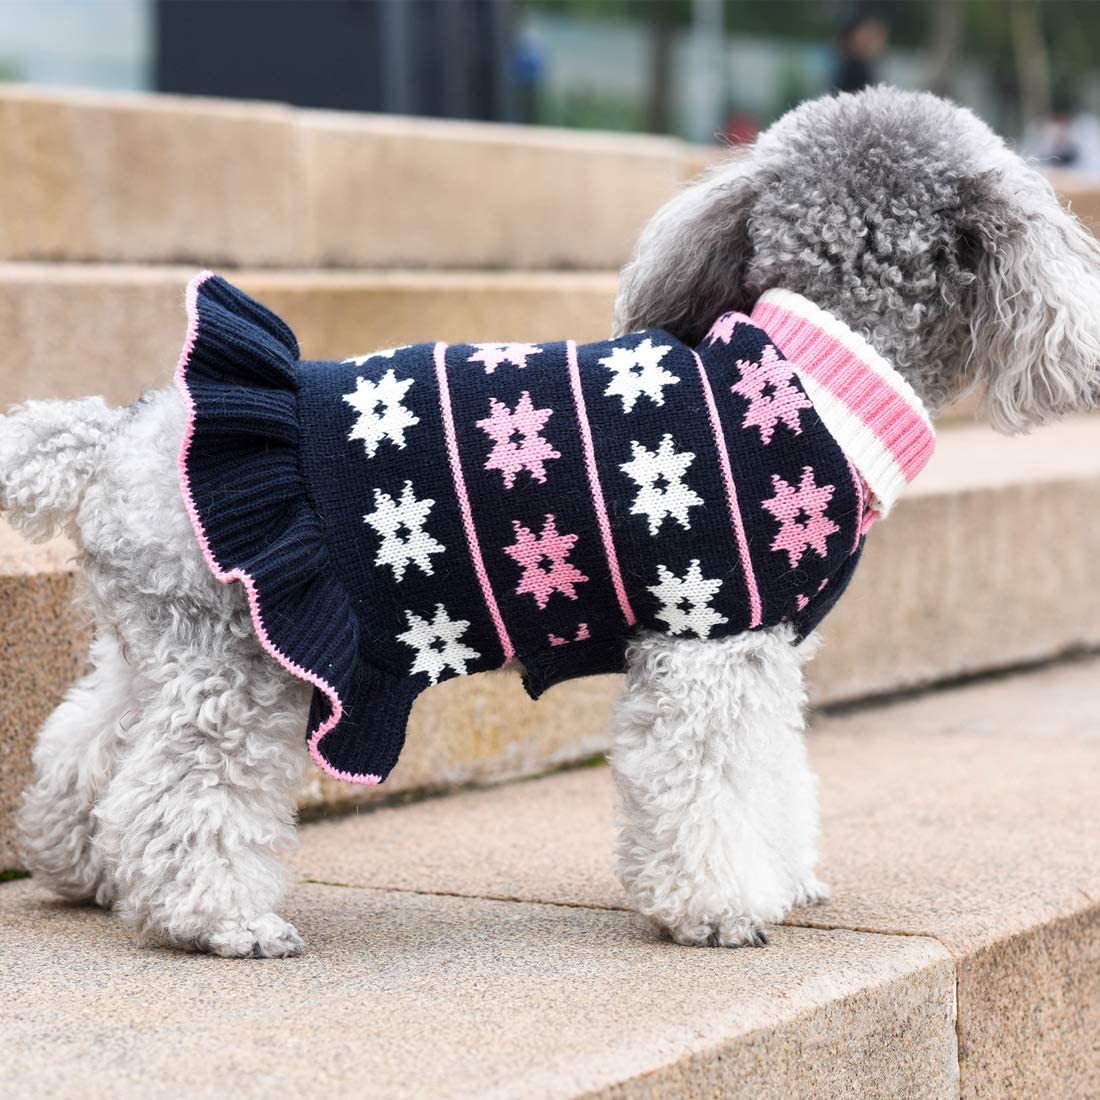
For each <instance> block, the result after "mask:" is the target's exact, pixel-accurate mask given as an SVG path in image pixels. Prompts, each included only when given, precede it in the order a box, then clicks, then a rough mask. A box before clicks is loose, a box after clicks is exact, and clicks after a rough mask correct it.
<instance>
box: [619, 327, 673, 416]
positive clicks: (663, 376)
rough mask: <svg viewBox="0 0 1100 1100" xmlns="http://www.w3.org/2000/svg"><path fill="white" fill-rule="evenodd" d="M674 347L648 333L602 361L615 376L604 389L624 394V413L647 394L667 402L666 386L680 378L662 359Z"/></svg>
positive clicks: (657, 403) (620, 395)
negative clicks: (639, 340)
mask: <svg viewBox="0 0 1100 1100" xmlns="http://www.w3.org/2000/svg"><path fill="white" fill-rule="evenodd" d="M671 350H672V346H671V345H670V344H658V345H656V346H654V343H653V341H652V340H651V339H650V338H649V337H648V336H647V337H646V338H645V339H644V340H643V341H642V342H641V343H640V344H638V345H637V346H636V347H633V348H626V347H617V348H612V349H611V354H610V355H608V356H605V357H604V358H603V359H601V360H600V366H602V367H606V368H607V369H608V370H609V371H611V373H612V374H613V375H614V376H615V377H614V378H612V379H611V381H610V382H609V383H608V384H607V389H606V390H604V391H603V393H604V397H621V398H622V401H623V412H624V413H628V412H630V411H631V410H632V409H633V408H634V405H635V403H636V402H637V400H638V398H639V397H642V396H645V397H648V398H649V399H650V401H652V402H653V403H654V404H655V405H664V403H665V387H666V386H674V385H676V383H677V382H679V381H680V379H679V378H677V377H676V375H674V374H672V373H670V372H669V371H667V370H665V369H664V367H662V366H661V360H662V359H664V357H665V356H666V355H667V354H668V353H669V352H670V351H671Z"/></svg>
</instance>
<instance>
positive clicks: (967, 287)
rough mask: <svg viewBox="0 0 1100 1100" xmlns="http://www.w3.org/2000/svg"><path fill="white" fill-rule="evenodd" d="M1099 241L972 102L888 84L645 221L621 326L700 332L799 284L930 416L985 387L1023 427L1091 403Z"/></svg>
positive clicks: (799, 128) (829, 103)
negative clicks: (886, 364)
mask: <svg viewBox="0 0 1100 1100" xmlns="http://www.w3.org/2000/svg"><path fill="white" fill-rule="evenodd" d="M1098 270H1100V245H1098V244H1097V242H1096V240H1095V238H1094V237H1093V236H1092V234H1091V233H1089V232H1088V230H1087V229H1085V228H1084V227H1083V226H1082V225H1081V223H1080V222H1079V221H1078V220H1077V219H1076V218H1074V217H1073V216H1072V215H1071V214H1069V213H1067V212H1066V211H1064V210H1063V209H1062V207H1061V206H1060V205H1059V203H1058V200H1057V198H1056V196H1055V194H1054V190H1053V188H1052V187H1051V185H1050V183H1049V182H1048V181H1047V180H1046V179H1045V178H1044V177H1043V176H1041V175H1040V174H1039V173H1038V172H1036V171H1035V170H1033V169H1032V168H1030V167H1029V166H1028V165H1026V164H1025V163H1024V162H1023V161H1022V160H1020V158H1019V157H1017V156H1016V155H1015V154H1014V153H1012V152H1011V151H1010V150H1009V149H1007V148H1006V147H1005V145H1004V143H1003V142H1002V141H1001V139H1000V138H998V137H997V136H996V135H995V134H994V133H993V132H992V131H991V130H990V129H989V128H988V127H987V126H986V125H985V123H983V122H982V121H981V120H979V119H978V118H977V117H976V116H975V115H973V114H971V112H969V111H966V110H964V109H962V108H960V107H957V106H955V105H953V104H951V103H948V102H947V101H946V100H942V99H939V98H937V97H936V96H932V95H927V94H917V93H904V92H899V91H897V90H896V89H892V88H874V89H871V90H869V91H867V92H863V93H861V94H860V95H856V96H852V95H841V96H837V97H835V98H827V99H818V100H813V101H812V102H809V103H805V104H803V105H802V106H801V107H799V108H797V109H796V110H793V111H791V112H790V113H789V114H787V115H785V116H784V117H783V118H782V119H780V120H779V122H777V123H776V124H775V125H774V126H773V127H772V128H771V129H770V130H768V131H767V132H766V133H764V134H763V135H762V136H761V137H760V139H759V141H758V142H757V143H756V145H755V146H754V147H753V148H752V149H751V150H750V151H749V152H748V153H747V154H746V155H744V156H741V157H736V158H731V159H730V160H728V161H726V162H725V163H722V164H719V165H718V166H717V167H715V168H714V169H713V170H712V171H711V172H710V173H709V174H708V175H707V177H706V178H705V179H703V180H702V181H701V182H700V183H697V184H696V185H695V186H693V187H691V188H689V189H687V190H685V191H684V192H683V193H682V194H680V195H679V196H678V197H677V198H675V199H674V200H673V201H672V202H671V203H669V204H668V205H667V206H666V207H665V208H664V209H663V210H662V211H661V212H660V213H659V214H658V215H657V217H656V218H654V219H653V221H652V222H651V223H650V224H649V226H648V227H647V228H646V230H645V231H644V232H643V234H642V237H641V239H640V241H639V243H638V246H637V249H636V251H635V254H634V257H633V259H632V260H631V262H630V263H629V264H628V265H627V267H626V269H625V270H624V272H623V279H622V284H621V289H620V292H619V297H618V301H617V302H616V306H615V330H616V332H618V333H622V332H629V331H632V330H635V329H639V328H646V327H649V326H653V325H659V326H662V327H665V328H668V329H669V330H670V331H671V332H673V333H675V334H676V335H677V336H679V337H681V338H682V339H685V340H688V341H689V342H692V343H694V342H697V341H698V340H699V339H700V338H701V337H702V336H703V334H704V332H705V331H706V328H707V325H708V324H709V320H708V319H709V318H713V317H716V316H718V314H719V313H721V312H722V311H723V310H725V309H731V308H732V309H741V310H747V309H748V308H750V307H751V305H752V303H753V302H754V301H755V300H756V298H757V297H758V296H759V295H760V294H762V293H763V292H764V291H765V290H768V289H769V288H771V287H775V286H784V287H786V288H787V289H789V290H795V291H798V292H799V293H801V294H804V295H806V296H807V297H808V298H811V299H812V300H813V301H815V302H816V303H817V304H818V305H820V306H822V307H823V308H825V309H827V310H830V311H831V312H833V313H835V314H836V315H837V316H839V317H841V318H842V319H843V320H844V321H846V322H847V323H848V324H849V325H850V326H851V327H852V328H854V329H856V330H857V331H859V332H860V333H862V334H863V335H864V336H865V337H866V338H867V339H868V340H870V341H871V343H872V344H873V345H874V346H875V347H876V348H877V349H878V350H879V351H880V352H882V353H883V354H884V355H885V356H886V358H887V359H889V360H890V361H891V362H892V363H893V364H894V365H895V366H896V367H897V368H898V369H899V370H900V371H901V372H902V373H903V374H904V375H905V376H906V377H907V378H908V380H909V382H910V383H911V384H912V385H913V387H914V388H915V389H916V391H917V392H918V393H919V394H920V395H921V397H922V398H923V399H924V401H925V402H926V404H927V405H928V406H929V408H930V409H932V410H933V411H936V410H939V409H941V408H943V406H944V405H945V404H947V403H948V402H949V401H951V400H953V399H955V398H957V397H959V396H961V395H962V394H964V393H965V392H966V391H968V390H969V389H971V388H972V387H973V386H975V385H977V384H981V385H983V386H984V387H985V390H986V406H985V408H986V412H987V415H988V416H989V418H990V420H991V421H992V423H993V424H994V425H995V426H996V427H998V428H1000V429H1002V430H1005V431H1022V430H1025V429H1027V428H1029V427H1031V426H1033V425H1036V424H1040V423H1043V422H1045V421H1047V420H1049V419H1051V418H1053V417H1057V416H1061V415H1063V414H1065V413H1068V412H1073V411H1075V410H1079V409H1085V408H1089V407H1092V406H1093V405H1094V404H1095V403H1096V401H1097V393H1098V387H1100V375H1098V364H1100V343H1098V339H1100V329H1098V327H1097V323H1096V320H1095V318H1096V315H1097V309H1098V308H1100V284H1098V281H1097V271H1098Z"/></svg>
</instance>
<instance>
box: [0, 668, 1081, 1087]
mask: <svg viewBox="0 0 1100 1100" xmlns="http://www.w3.org/2000/svg"><path fill="white" fill-rule="evenodd" d="M1098 675H1100V661H1098V660H1097V659H1091V660H1089V661H1081V662H1074V663H1067V664H1063V665H1060V666H1054V667H1050V668H1047V669H1043V670H1040V671H1037V672H1033V673H1029V674H1025V675H1018V676H1014V677H1010V678H999V679H995V680H991V681H986V682H982V683H975V684H970V685H968V686H966V687H962V688H957V689H954V690H950V691H942V692H936V693H933V694H929V695H926V696H924V697H921V698H919V699H912V700H907V701H903V702H898V703H894V704H892V705H889V706H884V707H875V708H864V709H861V710H860V711H858V712H852V713H848V714H845V715H843V716H834V717H830V718H825V719H820V720H818V721H817V722H816V723H815V726H814V728H813V730H812V731H811V734H810V752H811V756H812V758H813V762H814V765H815V767H816V769H817V770H818V772H819V774H820V776H821V793H822V800H823V812H824V833H823V838H824V853H825V854H824V866H823V868H822V870H823V874H824V876H825V877H826V879H827V880H829V881H830V882H831V885H832V888H833V899H834V900H833V901H831V902H830V903H828V904H827V905H825V906H822V907H819V908H815V909H811V910H799V911H796V912H795V913H793V914H792V915H791V917H790V918H789V919H788V921H787V922H786V926H785V927H783V928H780V929H778V930H776V932H775V934H774V935H773V936H772V941H771V945H770V946H769V947H768V948H767V949H765V950H755V951H754V950H739V951H726V952H723V951H719V950H695V949H690V948H682V947H678V946H675V945H673V944H670V943H668V942H664V941H662V940H661V939H660V938H659V937H657V936H656V934H655V933H653V932H652V931H651V930H650V929H649V928H648V927H647V926H645V925H644V924H643V922H642V921H641V919H640V918H638V917H637V916H635V915H634V914H632V913H630V912H628V911H625V901H624V898H623V895H622V893H621V891H620V889H619V887H618V885H617V883H616V881H615V879H614V877H613V875H612V867H611V853H612V845H613V835H612V805H613V796H612V791H611V786H610V778H609V775H608V773H607V770H606V769H604V768H590V769H581V770H577V771H573V772H567V773H562V774H558V775H555V776H551V777H547V778H544V779H540V780H535V781H531V782H526V783H519V784H514V785H510V786H505V787H497V788H494V789H492V790H488V791H472V792H466V793H462V794H458V795H454V796H451V797H448V798H443V799H434V800H429V801H424V802H421V803H418V804H416V805H413V806H406V807H403V808H400V809H398V808H392V809H381V810H377V811H376V812H373V813H370V814H362V815H359V816H357V817H354V818H345V819H342V820H339V821H332V822H325V823H317V824H313V825H309V826H306V827H304V828H303V830H302V846H301V850H300V851H299V853H298V854H297V855H296V857H295V858H294V866H295V868H296V871H297V875H298V884H297V886H296V887H295V888H294V889H293V890H292V894H291V897H290V900H289V902H288V905H287V907H286V911H287V915H288V916H289V917H290V918H291V919H293V920H294V921H295V922H296V923H297V925H298V927H299V929H300V930H301V931H302V932H303V934H304V935H305V937H306V940H307V953H306V955H305V956H303V957H302V958H300V959H296V960H286V961H277V960H270V961H267V962H257V963H238V962H226V961H222V960H212V959H208V958H194V957H190V956H185V955H180V954H173V953H162V954H151V953H149V952H147V951H143V950H142V949H139V948H136V947H134V946H133V944H132V942H131V940H130V938H129V937H128V936H127V934H126V933H124V931H123V930H122V929H121V928H120V927H119V924H118V922H117V921H116V920H114V919H113V918H112V917H110V916H108V915H106V914H102V913H99V912H97V911H94V910H89V909H79V908H75V907H72V906H70V905H66V904H61V903H58V902H55V901H53V900H51V899H50V898H49V897H48V896H47V895H46V894H45V893H44V891H42V890H41V889H39V888H38V887H37V886H35V884H34V883H33V881H31V882H18V883H9V884H7V885H4V886H0V928H2V929H3V932H2V938H0V943H2V945H3V947H2V948H0V981H2V982H3V988H4V989H5V997H4V998H3V1000H2V1002H0V1027H2V1028H3V1031H4V1034H5V1035H6V1036H7V1037H8V1038H9V1040H10V1041H9V1049H8V1051H7V1053H6V1057H5V1066H4V1073H5V1085H6V1086H7V1088H8V1090H9V1094H10V1095H12V1096H13V1098H15V1100H21V1098H22V1097H32V1096H39V1095H50V1096H52V1097H56V1098H58V1100H65V1098H67V1097H70V1096H72V1097H76V1096H78V1095H79V1096H89V1097H100V1096H111V1097H119V1098H126V1097H129V1096H142V1097H161V1096H164V1097H168V1096H173V1095H179V1094H180V1093H181V1092H182V1093H186V1094H187V1095H194V1096H206V1095H218V1094H220V1093H221V1092H223V1091H224V1089H225V1088H226V1087H231V1088H232V1090H233V1092H234V1095H237V1096H241V1097H243V1098H246V1100H248V1098H251V1097H264V1096H269V1095H273V1094H274V1092H275V1091H279V1092H280V1094H282V1093H285V1092H286V1091H288V1090H289V1091H297V1092H304V1093H305V1094H307V1095H321V1094H324V1095H335V1096H342V1095H350V1094H352V1093H353V1092H356V1091H359V1090H361V1089H362V1088H363V1087H364V1086H363V1082H364V1081H367V1082H369V1086H368V1088H369V1092H370V1095H371V1096H376V1097H379V1098H388V1097H411V1096H437V1097H441V1098H447V1097H473V1096H493V1097H525V1098H526V1097H555V1098H558V1097H560V1098H566V1097H579V1096H586V1097H595V1096H599V1097H628V1096H629V1097H658V1096H659V1097H672V1098H677V1097H689V1096H690V1097H694V1096H723V1097H732V1098H739V1097H753V1098H759V1097H763V1098H786V1097H793V1096H798V1097H803V1096H805V1097H809V1096H813V1097H815V1098H829V1097H841V1096H843V1097H849V1096H865V1097H914V1096H921V1097H955V1096H960V1095H961V1096H963V1097H966V1098H978V1097H1002V1096H1003V1097H1009V1096H1011V1097H1024V1096H1027V1097H1032V1096H1057V1097H1059V1098H1067V1100H1072V1098H1077V1097H1080V1098H1086V1097H1094V1096H1096V1095H1097V1094H1098V1092H1100V1059H1098V1058H1097V1056H1096V1055H1097V1049H1096V1045H1095V1044H1096V1035H1097V1034H1100V903H1098V901H1097V899H1098V898H1100V876H1098V870H1097V863H1096V859H1095V836H1096V835H1097V830H1098V829H1100V812H1098V803H1097V800H1096V797H1095V795H1096V781H1097V776H1098V775H1100V697H1098V696H1097V693H1096V690H1095V685H1096V682H1097V677H1098ZM92 973H94V974H95V975H96V979H95V981H94V982H89V981H88V975H89V974H92ZM151 978H152V979H153V980H150V979H151Z"/></svg>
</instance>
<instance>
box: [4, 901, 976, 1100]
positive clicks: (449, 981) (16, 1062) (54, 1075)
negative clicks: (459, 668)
mask: <svg viewBox="0 0 1100 1100" xmlns="http://www.w3.org/2000/svg"><path fill="white" fill-rule="evenodd" d="M287 911H288V915H289V916H290V917H291V918H292V919H293V920H294V921H296V923H297V924H298V927H299V928H300V929H301V930H302V931H303V933H304V934H305V935H306V937H307V939H308V940H309V942H310V945H311V947H310V951H309V953H308V954H307V955H306V956H304V957H302V958H299V959H289V960H262V961H261V960H248V961H226V960H217V959H210V958H204V957H192V956H187V955H183V954H179V953H175V952H161V951H153V950H148V949H145V950H143V949H139V948H136V947H135V946H133V944H132V942H131V940H130V938H129V937H128V935H127V934H126V933H125V932H124V930H123V929H122V928H121V927H120V926H119V924H118V922H117V921H116V920H115V919H114V918H112V917H109V916H107V915H105V914H102V913H99V912H97V911H94V910H88V909H77V908H73V907H71V906H69V905H67V904H64V903H57V902H53V901H50V900H47V899H46V898H45V897H44V895H43V894H42V893H41V892H40V891H39V890H38V889H37V888H36V887H35V886H34V885H33V884H31V883H14V884H9V885H7V886H0V988H3V991H4V995H3V997H2V998H0V1033H2V1034H3V1037H4V1056H3V1062H4V1064H3V1068H2V1073H3V1091H4V1095H5V1097H7V1098H10V1100H31V1098H38V1097H44V1096H49V1097H51V1098H52V1100H66V1098H68V1097H73V1098H77V1097H79V1098H81V1100H85V1098H86V1100H99V1098H108V1097H110V1098H116V1097H122V1098H127V1097H135V1098H141V1100H150V1098H158V1097H166V1098H167V1097H172V1098H177V1097H180V1096H186V1097H188V1098H198V1097H222V1096H226V1095H232V1096H234V1097H242V1098H252V1097H269V1096H270V1097H283V1096H293V1095H301V1096H325V1097H351V1096H370V1097H379V1098H390V1097H416V1098H421V1097H432V1098H439V1100H444V1098H448V1097H475V1096H476V1097H523V1098H529V1097H547V1098H549V1097H572V1096H578V1095H581V1094H586V1095H587V1094H591V1093H596V1094H605V1095H606V1094H610V1095H624V1094H629V1095H650V1096H653V1095H661V1096H672V1095H675V1096H699V1095H707V1096H719V1095H721V1096H728V1097H752V1098H754V1100H755V1098H763V1100H780V1098H787V1097H790V1096H794V1095H808V1093H807V1091H806V1090H807V1087H808V1084H809V1083H810V1082H812V1083H813V1085H812V1093H813V1095H814V1096H815V1097H822V1098H828V1097H842V1096H843V1097H847V1096H853V1095H859V1096H865V1097H886V1096H907V1097H910V1096H921V1097H944V1098H946V1097H950V1096H953V1095H955V1079H954V1075H955V1065H956V1062H955V1031H954V1020H953V966H952V963H951V960H950V958H949V956H948V955H947V952H946V951H944V949H943V948H942V947H940V946H939V945H937V944H935V943H934V942H932V941H930V940H926V939H922V938H919V937H911V936H897V937H891V936H874V935H866V934H860V933H854V932H846V931H835V932H827V931H810V930H805V929H790V930H784V931H781V932H779V933H778V934H777V936H776V938H775V941H774V944H773V946H772V948H771V949H770V950H767V951H752V950H744V951H729V952H723V951H699V950H692V949H690V948H681V947H676V946H675V945H672V944H668V943H664V942H660V941H658V940H657V939H656V938H655V937H654V936H653V934H652V933H650V932H649V931H648V930H647V929H645V928H644V927H643V926H642V925H641V924H640V922H639V921H638V920H637V919H636V918H635V917H633V916H632V915H630V914H627V913H610V912H597V911H593V910H586V909H581V908H570V907H562V906H543V905H524V904H502V903H498V902H490V901H484V900H479V899H457V898H442V897H425V896H416V895H392V894H386V893H382V892H376V891H369V890H356V889H337V888H332V887H320V886H299V887H298V888H297V889H296V890H295V891H294V893H293V896H292V898H291V899H290V902H289V905H288V910H287ZM626 1082H631V1085H630V1087H628V1088H625V1089H624V1088H622V1087H617V1086H622V1085H623V1084H624V1083H626Z"/></svg>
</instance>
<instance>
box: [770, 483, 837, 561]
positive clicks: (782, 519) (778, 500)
mask: <svg viewBox="0 0 1100 1100" xmlns="http://www.w3.org/2000/svg"><path fill="white" fill-rule="evenodd" d="M772 485H773V486H774V487H775V496H774V497H772V499H771V500H765V501H764V502H763V507H764V508H765V509H766V510H767V511H769V512H771V514H772V515H773V516H774V517H775V518H776V519H777V520H779V533H778V534H777V535H776V536H775V541H774V542H772V545H771V548H772V549H773V550H785V551H786V552H787V557H788V559H789V560H790V563H791V568H792V569H794V568H796V567H797V565H798V563H799V562H800V561H801V560H802V555H803V554H804V553H805V551H806V550H808V549H811V548H812V549H813V550H814V551H815V552H816V553H817V555H818V556H819V557H822V558H823V557H825V555H826V553H827V549H826V545H825V544H826V540H827V539H828V537H829V536H830V535H835V534H836V533H837V531H839V530H840V528H839V527H838V526H837V525H836V524H835V523H833V521H832V520H831V519H829V518H828V516H826V515H825V509H826V508H827V507H828V505H829V501H830V500H832V499H833V492H834V490H835V488H836V486H834V485H817V484H815V482H814V471H813V467H812V466H803V468H802V481H801V483H800V484H799V486H798V488H797V489H795V488H794V486H792V485H789V484H788V483H787V482H786V481H784V480H783V479H782V478H781V477H780V476H779V475H778V474H772Z"/></svg>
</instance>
